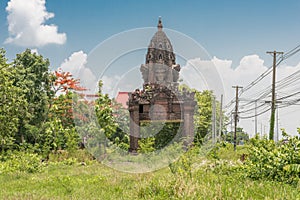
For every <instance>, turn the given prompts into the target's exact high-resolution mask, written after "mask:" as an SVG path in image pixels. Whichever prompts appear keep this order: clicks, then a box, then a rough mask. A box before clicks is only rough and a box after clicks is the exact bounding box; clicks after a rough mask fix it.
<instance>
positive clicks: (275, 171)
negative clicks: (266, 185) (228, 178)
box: [244, 129, 300, 184]
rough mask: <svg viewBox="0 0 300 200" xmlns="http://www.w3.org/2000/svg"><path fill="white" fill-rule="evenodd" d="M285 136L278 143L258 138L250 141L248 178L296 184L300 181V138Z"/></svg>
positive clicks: (247, 163) (247, 165)
mask: <svg viewBox="0 0 300 200" xmlns="http://www.w3.org/2000/svg"><path fill="white" fill-rule="evenodd" d="M298 131H300V130H299V129H298ZM283 135H284V139H283V140H281V141H280V142H278V143H275V142H274V141H273V140H267V138H264V139H258V137H256V138H253V139H251V140H250V141H251V143H250V144H251V145H250V148H249V153H248V157H247V159H246V162H245V166H244V169H245V172H246V174H247V176H249V177H251V178H253V179H267V180H275V181H281V182H286V183H294V184H297V183H298V182H299V181H300V138H299V136H294V137H290V136H289V135H287V134H286V133H285V132H284V131H283Z"/></svg>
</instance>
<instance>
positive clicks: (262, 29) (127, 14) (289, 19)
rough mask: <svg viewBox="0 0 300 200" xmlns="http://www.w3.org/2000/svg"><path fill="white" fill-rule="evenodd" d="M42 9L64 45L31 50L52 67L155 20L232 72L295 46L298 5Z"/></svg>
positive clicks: (91, 4) (120, 2) (256, 2)
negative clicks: (252, 58) (244, 61)
mask: <svg viewBox="0 0 300 200" xmlns="http://www.w3.org/2000/svg"><path fill="white" fill-rule="evenodd" d="M7 2H8V1H5V0H2V1H1V2H0V10H1V11H0V21H1V26H0V41H1V42H2V47H4V48H5V49H6V50H7V55H8V57H9V58H13V57H14V55H15V54H16V53H19V52H21V51H22V50H23V49H24V47H19V46H17V45H13V44H3V42H4V41H5V39H6V38H7V37H8V30H7V28H8V22H7V19H6V17H7V12H6V11H5V8H6V6H7ZM46 9H47V11H48V12H52V13H54V14H55V17H54V18H51V19H50V20H48V21H46V22H45V24H55V25H57V26H58V32H60V33H66V35H67V41H66V43H65V44H62V45H56V44H49V45H46V46H43V47H33V48H37V49H38V51H39V52H40V53H41V54H42V55H44V56H45V57H48V58H49V59H50V61H51V63H52V66H58V65H60V64H61V63H62V62H63V60H64V59H65V58H67V57H68V56H70V54H71V53H72V52H75V51H79V50H83V51H84V52H86V53H88V52H90V51H91V50H92V49H93V48H94V47H95V46H96V45H97V44H98V43H99V42H101V41H103V40H105V39H106V38H108V37H110V36H111V35H113V34H117V33H119V32H122V31H125V30H128V29H133V28H140V27H150V26H156V23H157V18H158V16H162V18H163V24H164V26H165V27H167V28H170V29H174V30H177V31H180V32H182V33H185V34H187V35H188V36H190V37H192V38H194V39H195V40H196V41H197V42H199V43H200V44H201V45H202V46H203V47H204V48H205V49H206V50H207V51H208V52H209V53H210V55H212V56H217V57H218V58H221V59H229V60H233V63H234V66H235V65H237V64H238V63H239V61H240V59H241V58H242V57H243V56H245V55H250V54H258V55H259V56H260V57H261V58H265V59H264V60H265V61H266V62H268V63H271V59H269V56H267V55H266V54H265V52H266V51H268V50H273V49H277V50H283V51H284V50H288V49H291V48H293V47H294V46H296V45H297V43H298V41H300V39H299V35H300V17H299V15H300V14H299V10H300V1H298V0H286V1H282V0H273V1H267V0H265V1H261V0H252V1H239V0H237V1H216V0H206V1H201V0H195V1H183V0H182V1H178V0H177V1H176V0H175V1H171V0H164V1H159V0H153V1H138V0H126V1H124V0H112V1H108V0H107V1H103V0H86V1H74V0H51V1H49V0H48V1H46ZM269 60H270V61H269ZM291 62H292V61H291Z"/></svg>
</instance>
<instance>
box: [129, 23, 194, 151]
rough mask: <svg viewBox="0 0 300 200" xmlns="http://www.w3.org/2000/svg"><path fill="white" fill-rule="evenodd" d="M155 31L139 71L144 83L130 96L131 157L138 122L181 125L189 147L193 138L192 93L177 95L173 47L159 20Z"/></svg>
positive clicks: (181, 92)
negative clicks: (140, 88)
mask: <svg viewBox="0 0 300 200" xmlns="http://www.w3.org/2000/svg"><path fill="white" fill-rule="evenodd" d="M157 28H158V30H157V32H156V33H155V35H154V36H153V37H152V39H151V41H150V44H149V46H148V52H147V55H146V62H145V64H142V65H141V68H140V71H141V73H142V76H143V80H144V84H143V89H142V90H139V89H136V90H135V91H134V92H132V93H129V100H128V109H129V112H130V148H129V152H132V153H136V152H137V149H138V140H139V138H140V123H141V122H153V121H162V122H177V123H178V122H179V123H182V125H183V126H182V130H183V133H182V135H183V137H184V138H185V142H186V143H187V144H190V142H191V141H192V140H193V138H194V123H193V121H194V119H193V116H194V110H195V105H196V102H195V101H194V93H192V92H189V91H187V90H183V91H179V89H178V85H179V84H178V78H179V72H180V65H179V64H176V62H175V54H174V53H173V47H172V44H171V42H170V40H169V39H168V37H167V36H166V34H165V33H164V32H163V30H162V29H163V26H162V22H161V19H159V21H158V25H157Z"/></svg>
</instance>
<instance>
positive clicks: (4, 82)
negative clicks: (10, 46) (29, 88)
mask: <svg viewBox="0 0 300 200" xmlns="http://www.w3.org/2000/svg"><path fill="white" fill-rule="evenodd" d="M14 74H15V71H14V69H12V68H10V67H9V65H8V64H7V60H6V58H5V51H4V50H3V49H0V121H1V123H0V144H1V149H2V151H4V150H6V149H9V148H12V147H13V144H14V141H15V133H16V132H17V130H18V123H19V119H20V117H21V116H20V112H22V109H24V106H26V102H25V101H24V96H23V95H22V93H21V90H20V88H18V87H16V86H14V85H13V75H14Z"/></svg>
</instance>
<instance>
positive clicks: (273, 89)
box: [267, 51, 283, 140]
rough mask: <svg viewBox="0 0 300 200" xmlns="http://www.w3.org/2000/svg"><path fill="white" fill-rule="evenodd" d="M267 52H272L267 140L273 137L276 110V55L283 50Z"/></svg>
mask: <svg viewBox="0 0 300 200" xmlns="http://www.w3.org/2000/svg"><path fill="white" fill-rule="evenodd" d="M267 53H269V54H273V78H272V101H271V103H272V104H271V118H270V132H269V140H273V139H274V124H275V110H276V105H275V104H276V96H275V89H276V88H275V83H276V62H277V61H276V56H277V54H283V52H277V51H268V52H267Z"/></svg>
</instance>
